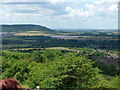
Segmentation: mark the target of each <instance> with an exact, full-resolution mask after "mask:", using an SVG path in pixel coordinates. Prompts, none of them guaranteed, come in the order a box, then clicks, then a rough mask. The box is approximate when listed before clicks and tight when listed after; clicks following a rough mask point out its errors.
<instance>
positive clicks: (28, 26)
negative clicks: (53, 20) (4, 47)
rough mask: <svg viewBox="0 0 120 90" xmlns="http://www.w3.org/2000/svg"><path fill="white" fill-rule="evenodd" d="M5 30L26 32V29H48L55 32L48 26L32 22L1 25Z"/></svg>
mask: <svg viewBox="0 0 120 90" xmlns="http://www.w3.org/2000/svg"><path fill="white" fill-rule="evenodd" d="M0 26H2V31H3V32H26V31H47V32H55V30H51V29H49V28H47V27H44V26H41V25H32V24H18V25H0Z"/></svg>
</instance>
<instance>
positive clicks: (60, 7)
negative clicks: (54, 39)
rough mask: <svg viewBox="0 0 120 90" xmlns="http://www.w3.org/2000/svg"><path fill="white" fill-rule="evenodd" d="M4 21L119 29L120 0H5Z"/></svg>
mask: <svg viewBox="0 0 120 90" xmlns="http://www.w3.org/2000/svg"><path fill="white" fill-rule="evenodd" d="M0 16H1V18H0V24H37V25H42V26H46V27H49V28H51V29H117V28H118V0H1V1H0Z"/></svg>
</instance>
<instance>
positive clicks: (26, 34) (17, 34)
mask: <svg viewBox="0 0 120 90" xmlns="http://www.w3.org/2000/svg"><path fill="white" fill-rule="evenodd" d="M14 35H16V36H44V35H49V36H50V35H53V34H42V33H15V34H14Z"/></svg>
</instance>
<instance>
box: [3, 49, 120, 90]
mask: <svg viewBox="0 0 120 90" xmlns="http://www.w3.org/2000/svg"><path fill="white" fill-rule="evenodd" d="M2 65H3V66H2V70H3V73H2V77H3V78H15V79H17V80H19V81H20V82H21V83H22V84H23V85H27V86H28V87H30V88H35V87H36V86H37V85H39V86H40V87H41V88H119V86H118V85H119V83H120V82H117V78H118V77H114V78H113V79H111V80H106V79H105V78H104V77H103V74H100V72H101V70H100V69H98V67H97V66H96V67H95V66H94V67H93V65H94V62H93V61H92V60H90V59H89V58H88V57H87V55H80V54H79V53H76V52H64V51H61V50H39V51H33V52H30V53H22V52H17V51H16V52H15V51H14V52H11V51H3V53H2Z"/></svg>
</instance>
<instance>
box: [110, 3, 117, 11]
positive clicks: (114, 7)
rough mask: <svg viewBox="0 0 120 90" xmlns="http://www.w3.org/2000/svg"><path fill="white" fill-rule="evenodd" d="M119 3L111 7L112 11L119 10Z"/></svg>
mask: <svg viewBox="0 0 120 90" xmlns="http://www.w3.org/2000/svg"><path fill="white" fill-rule="evenodd" d="M117 8H118V5H116V4H114V5H111V6H110V7H109V10H110V11H117Z"/></svg>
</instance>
